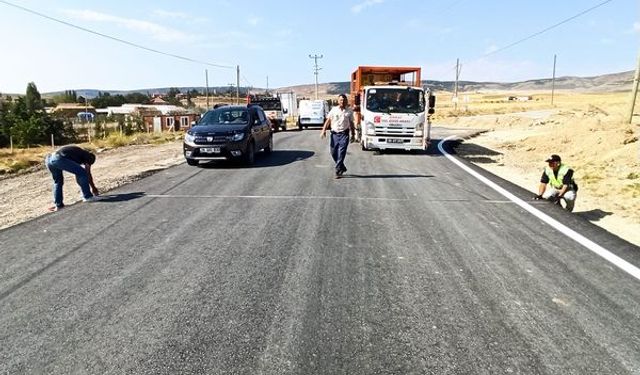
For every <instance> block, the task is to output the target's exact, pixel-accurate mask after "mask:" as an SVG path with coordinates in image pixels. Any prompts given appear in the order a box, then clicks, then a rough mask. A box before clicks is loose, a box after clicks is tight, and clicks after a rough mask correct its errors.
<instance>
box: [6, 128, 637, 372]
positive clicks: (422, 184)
mask: <svg viewBox="0 0 640 375" xmlns="http://www.w3.org/2000/svg"><path fill="white" fill-rule="evenodd" d="M450 133H451V131H445V129H436V131H435V132H434V136H435V137H436V138H438V137H439V138H442V137H444V136H445V135H448V134H450ZM318 135H319V133H318V131H317V130H316V131H303V132H294V131H291V132H286V133H277V134H276V138H275V149H276V151H274V152H273V153H272V155H270V156H265V155H259V156H258V157H257V160H256V165H255V166H254V167H252V168H244V167H238V166H236V165H233V164H230V163H226V162H219V163H215V164H212V165H209V166H206V167H200V168H198V167H189V166H187V165H186V164H183V165H180V166H177V167H173V168H170V169H167V170H164V171H161V172H158V173H156V174H154V175H152V176H150V177H148V178H145V179H144V180H141V181H138V182H135V183H132V184H130V185H127V186H125V187H123V188H120V189H118V190H116V191H112V192H110V194H109V195H108V196H106V199H105V200H103V201H101V202H95V203H89V204H77V205H74V206H70V207H68V208H66V209H65V210H63V211H61V212H57V213H53V214H48V215H45V216H43V217H41V218H39V219H36V220H33V221H31V222H27V223H23V224H20V225H17V226H15V227H12V228H8V229H6V230H2V231H0V373H2V374H5V373H6V374H18V373H29V374H33V373H41V374H71V373H78V374H103V373H108V374H123V373H144V374H178V373H179V374H507V373H509V374H511V373H513V374H639V373H640V324H639V323H638V322H640V281H639V280H637V279H636V278H634V277H632V276H631V275H629V274H627V273H626V272H624V271H623V270H621V269H619V268H618V267H616V266H614V265H612V264H611V263H609V262H607V261H606V260H604V259H603V258H601V257H600V256H598V255H596V254H594V253H593V252H592V251H590V250H588V249H586V248H585V247H584V246H582V245H580V244H578V243H577V242H576V241H574V240H573V239H571V238H568V237H567V236H565V235H564V234H562V233H560V232H559V231H557V230H556V229H555V228H553V227H551V226H549V225H548V224H546V223H544V222H543V221H541V220H540V219H539V218H536V217H534V216H533V215H531V214H530V213H529V212H527V211H525V210H524V209H522V208H521V207H519V206H517V205H516V204H514V203H513V202H511V201H509V200H508V199H506V198H505V197H503V196H502V195H500V194H498V193H497V192H495V191H494V190H492V189H491V188H489V187H488V186H486V185H485V184H483V183H481V182H479V181H478V180H477V179H476V178H474V177H472V176H471V175H469V174H468V173H467V172H465V171H463V170H462V169H461V168H460V167H458V166H456V165H454V164H453V163H452V162H451V161H449V160H447V159H446V158H445V157H443V156H442V155H440V154H439V153H437V151H435V147H432V150H429V151H428V152H426V153H416V154H408V153H397V152H393V153H382V154H377V153H374V152H363V151H361V150H360V148H359V147H357V146H353V145H352V147H351V148H350V149H349V155H348V157H347V167H348V169H349V170H348V172H347V176H346V177H345V178H343V179H340V180H334V179H333V176H332V163H331V161H330V156H329V154H328V146H327V142H326V141H321V140H320V139H319V137H318ZM96 178H97V179H98V180H99V176H96ZM490 179H491V180H492V181H494V182H497V183H498V184H499V185H500V186H502V187H504V188H506V189H508V190H509V191H511V192H512V193H513V194H515V195H516V196H519V197H521V198H523V199H528V198H529V196H530V194H529V193H527V192H526V191H523V190H521V189H519V188H517V187H515V186H513V185H511V184H509V183H508V182H506V181H502V180H500V179H498V178H496V177H493V176H490ZM68 183H73V181H68ZM531 203H532V205H534V206H535V207H536V208H538V209H540V210H541V211H543V212H545V213H547V214H549V215H550V216H552V217H554V218H555V219H557V220H559V221H561V222H563V223H565V224H566V225H567V226H569V227H570V228H572V229H574V230H576V231H578V232H580V233H582V234H583V235H585V236H586V237H588V238H590V239H591V240H593V241H595V242H597V243H598V244H600V245H602V246H603V247H605V248H607V249H609V250H610V251H611V252H612V253H614V254H616V255H618V256H619V257H621V258H623V259H625V260H627V261H628V262H630V263H632V264H634V265H635V266H638V265H640V251H639V250H640V249H639V248H638V247H635V246H633V245H631V244H629V243H627V242H625V241H623V240H621V239H619V238H617V237H615V236H612V235H610V234H609V233H607V232H605V231H604V230H602V229H600V228H598V227H595V226H593V225H591V224H590V223H588V222H586V221H584V220H583V219H581V218H580V217H578V216H577V215H572V214H569V213H566V212H563V211H561V210H560V209H558V208H557V207H555V206H552V205H550V204H547V203H545V202H531Z"/></svg>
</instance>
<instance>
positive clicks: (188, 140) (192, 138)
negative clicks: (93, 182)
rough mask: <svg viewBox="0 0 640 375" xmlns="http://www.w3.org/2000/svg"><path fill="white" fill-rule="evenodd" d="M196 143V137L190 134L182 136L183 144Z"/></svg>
mask: <svg viewBox="0 0 640 375" xmlns="http://www.w3.org/2000/svg"><path fill="white" fill-rule="evenodd" d="M195 141H196V136H195V135H193V134H190V133H185V134H184V143H188V144H193V143H194V142H195Z"/></svg>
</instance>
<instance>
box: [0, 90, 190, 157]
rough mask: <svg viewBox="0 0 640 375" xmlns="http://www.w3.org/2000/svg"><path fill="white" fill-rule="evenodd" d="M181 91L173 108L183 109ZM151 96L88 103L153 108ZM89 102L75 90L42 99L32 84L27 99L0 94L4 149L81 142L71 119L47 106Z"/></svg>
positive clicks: (106, 96)
mask: <svg viewBox="0 0 640 375" xmlns="http://www.w3.org/2000/svg"><path fill="white" fill-rule="evenodd" d="M179 94H181V92H180V90H179V89H177V88H170V89H169V91H168V93H167V94H166V96H165V98H164V100H165V101H167V102H168V103H169V104H173V105H176V106H183V105H182V103H181V102H180V100H179V99H178V95H179ZM199 95H200V93H199V92H198V91H197V90H195V89H194V90H190V91H189V92H187V93H186V98H187V106H191V98H192V97H196V96H199ZM151 100H152V98H151V95H149V94H148V93H147V94H146V95H145V94H142V93H139V92H133V93H129V94H126V95H121V94H116V95H111V94H110V93H108V92H99V93H98V96H96V97H95V98H92V99H88V102H89V104H90V105H91V106H93V107H94V108H106V107H110V106H115V107H117V106H121V105H123V104H126V103H138V104H150V103H151ZM86 102H87V99H86V98H84V97H82V96H79V95H78V94H77V93H76V91H75V90H67V91H65V92H64V93H62V94H59V95H55V96H53V97H52V98H51V99H49V100H47V99H44V98H42V96H41V94H40V92H39V91H38V88H37V87H36V85H35V83H33V82H30V83H29V84H28V85H27V90H26V93H25V95H24V96H19V97H17V98H13V97H11V96H3V95H2V94H0V147H7V146H9V145H10V143H11V142H13V144H15V145H16V146H19V147H28V146H31V145H41V144H48V143H50V142H51V137H52V136H53V141H54V142H55V143H56V144H65V143H69V142H74V141H76V140H77V137H78V134H77V132H76V131H75V130H74V128H73V123H72V122H71V121H70V120H69V119H65V118H57V117H56V116H55V114H48V113H47V112H46V111H45V107H47V106H55V105H56V104H57V103H80V104H84V103H86Z"/></svg>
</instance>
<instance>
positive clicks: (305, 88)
mask: <svg viewBox="0 0 640 375" xmlns="http://www.w3.org/2000/svg"><path fill="white" fill-rule="evenodd" d="M633 73H634V72H633V71H627V72H621V73H612V74H603V75H599V76H593V77H572V76H565V77H558V78H556V80H555V89H556V90H564V91H575V92H582V93H584V92H593V93H606V92H620V91H629V90H631V85H632V83H633ZM422 84H423V86H425V87H429V88H431V89H432V90H435V91H448V92H453V90H454V86H455V82H454V81H431V80H426V81H422ZM551 86H552V81H551V78H543V79H533V80H528V81H521V82H506V83H505V82H474V81H459V82H458V90H459V92H490V91H502V92H504V91H517V92H523V91H526V92H533V91H550V90H551ZM177 88H178V89H179V90H180V92H187V91H190V90H193V89H195V90H197V91H199V92H204V91H205V90H206V88H205V87H203V86H200V87H190V86H189V87H177ZM169 89H170V88H169V87H161V88H147V89H137V90H126V91H125V90H97V89H80V90H76V92H77V94H78V95H79V96H84V97H88V98H93V97H96V96H97V95H98V92H100V91H101V92H108V93H109V94H111V95H117V94H122V95H126V94H129V93H132V92H140V93H143V94H165V93H166V92H168V91H169ZM246 89H247V88H246V87H242V90H241V91H246ZM230 90H231V91H233V90H232V89H231V88H230V87H229V86H220V87H210V88H209V92H210V93H211V94H212V95H213V94H214V93H228V92H229V91H230ZM264 91H265V89H264V88H251V92H253V93H261V92H264ZM271 91H272V92H281V93H282V92H295V93H296V94H297V95H298V97H307V98H313V97H315V84H307V85H296V86H285V87H280V88H276V89H271ZM347 92H349V82H347V81H345V82H329V83H320V84H318V96H319V97H321V98H326V97H332V96H335V95H338V94H340V93H347ZM62 93H63V92H50V93H45V94H43V96H53V95H57V94H62Z"/></svg>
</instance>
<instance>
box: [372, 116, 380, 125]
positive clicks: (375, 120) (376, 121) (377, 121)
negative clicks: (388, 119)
mask: <svg viewBox="0 0 640 375" xmlns="http://www.w3.org/2000/svg"><path fill="white" fill-rule="evenodd" d="M373 122H374V123H376V124H379V123H380V116H373Z"/></svg>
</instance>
